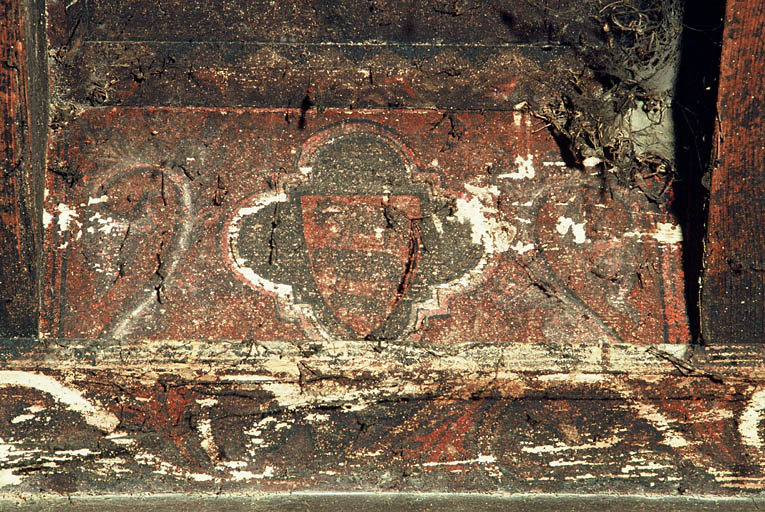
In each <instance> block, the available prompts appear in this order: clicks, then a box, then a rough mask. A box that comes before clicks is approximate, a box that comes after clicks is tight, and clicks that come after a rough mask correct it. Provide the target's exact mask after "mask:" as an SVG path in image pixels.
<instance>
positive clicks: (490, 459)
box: [422, 455, 497, 467]
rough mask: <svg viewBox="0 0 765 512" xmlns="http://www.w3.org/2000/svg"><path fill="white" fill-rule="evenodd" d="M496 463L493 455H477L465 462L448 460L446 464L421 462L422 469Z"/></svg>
mask: <svg viewBox="0 0 765 512" xmlns="http://www.w3.org/2000/svg"><path fill="white" fill-rule="evenodd" d="M496 462H497V459H496V457H494V456H493V455H479V456H478V457H476V458H475V459H467V460H450V461H447V462H423V463H422V466H423V467H434V466H462V465H464V464H494V463H496Z"/></svg>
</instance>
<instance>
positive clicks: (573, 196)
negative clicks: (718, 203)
mask: <svg viewBox="0 0 765 512" xmlns="http://www.w3.org/2000/svg"><path fill="white" fill-rule="evenodd" d="M297 114H298V113H297V112H295V111H290V110H280V109H260V110H252V109H249V110H231V109H213V110H185V109H184V110H181V109H160V110H151V111H146V110H141V109H111V108H110V109H99V110H93V111H90V112H88V113H86V114H84V115H83V116H82V117H81V118H80V119H79V120H78V121H76V122H75V123H74V124H72V125H71V126H70V128H69V129H67V130H66V131H65V132H62V134H61V135H60V136H57V137H56V139H55V140H56V145H55V147H56V150H55V152H54V154H53V155H52V157H51V158H52V159H53V163H52V165H54V166H56V165H64V162H67V164H66V165H71V166H76V167H77V168H78V169H80V172H82V173H83V178H82V179H81V180H79V181H77V182H76V183H72V184H71V185H70V184H68V183H67V182H66V179H65V178H64V177H62V176H61V175H60V174H57V173H50V174H49V175H48V184H47V187H48V189H47V194H48V195H47V198H46V207H45V226H46V254H47V269H48V270H47V272H46V276H47V277H46V283H47V284H46V286H45V287H44V290H46V294H45V297H44V299H45V300H44V313H45V314H44V317H43V331H44V333H45V335H46V336H53V337H60V338H76V337H86V338H106V337H118V338H133V339H138V338H150V339H183V338H199V337H202V338H208V339H215V338H223V339H285V340H286V339H295V340H301V339H309V340H321V339H329V338H333V337H334V338H340V339H370V340H381V339H384V340H394V339H399V340H412V341H414V340H418V341H421V342H426V343H431V344H436V345H441V344H446V343H455V342H463V341H468V340H475V341H489V342H535V341H544V340H548V341H562V340H576V341H577V342H601V341H611V342H624V341H628V342H636V343H655V342H662V341H663V342H669V343H685V342H687V341H688V337H689V336H688V328H687V318H686V316H685V311H684V307H683V296H682V289H683V287H682V266H681V249H680V242H681V237H680V235H679V228H678V227H677V226H675V225H674V224H673V223H672V220H671V217H669V215H668V214H667V213H664V212H662V211H661V210H660V209H658V208H657V207H656V206H655V205H653V204H652V203H650V202H649V201H648V200H647V199H646V197H645V196H644V195H643V194H642V193H641V192H640V191H639V190H638V191H633V192H632V193H627V194H623V195H621V196H619V197H614V198H609V197H605V198H604V197H603V194H602V193H601V192H600V185H599V177H598V172H597V171H592V170H591V168H583V169H576V168H571V167H568V166H566V165H565V163H563V162H561V161H560V160H559V158H560V157H559V155H558V150H557V147H556V146H555V144H554V143H553V141H552V139H551V137H550V136H549V134H548V133H547V132H545V131H540V130H539V127H538V125H536V124H534V123H535V122H534V121H533V119H532V118H531V117H529V116H526V115H523V114H520V113H518V112H507V113H503V112H493V113H488V112H487V113H483V114H475V113H469V112H459V113H448V112H439V111H431V110H407V111H389V112H384V113H383V112H377V111H354V112H348V111H343V110H336V109H327V110H325V111H324V112H322V114H321V116H318V115H309V114H306V128H305V129H302V130H300V129H296V127H295V126H294V125H291V124H289V123H287V122H285V117H286V116H289V115H297ZM115 126H122V127H127V126H130V127H131V128H130V129H129V130H128V129H115V128H114V127H115ZM455 130H457V132H458V133H457V132H455ZM455 133H457V134H455ZM95 140H98V143H97V144H96V143H94V141H95ZM168 155H171V156H170V157H168ZM56 162H58V163H56ZM649 268H650V271H649V270H648V269H649ZM85 290H88V292H87V293H84V292H85Z"/></svg>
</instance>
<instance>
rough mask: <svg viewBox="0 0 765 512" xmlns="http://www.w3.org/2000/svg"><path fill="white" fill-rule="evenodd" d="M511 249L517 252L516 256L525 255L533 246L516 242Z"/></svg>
mask: <svg viewBox="0 0 765 512" xmlns="http://www.w3.org/2000/svg"><path fill="white" fill-rule="evenodd" d="M511 249H512V250H514V251H515V252H517V253H518V254H525V253H527V252H529V251H531V250H533V249H534V244H524V243H523V242H521V241H520V240H518V241H517V242H516V243H515V245H514V246H512V247H511Z"/></svg>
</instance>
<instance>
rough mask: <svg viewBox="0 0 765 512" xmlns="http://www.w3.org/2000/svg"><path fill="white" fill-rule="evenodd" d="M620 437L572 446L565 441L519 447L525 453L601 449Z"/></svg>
mask: <svg viewBox="0 0 765 512" xmlns="http://www.w3.org/2000/svg"><path fill="white" fill-rule="evenodd" d="M621 440H622V439H621V438H620V437H616V436H614V437H610V438H608V439H604V440H603V441H596V442H594V443H592V444H579V445H574V446H568V445H566V444H565V443H557V444H554V445H549V444H548V445H541V446H524V447H523V448H521V451H522V452H526V453H534V454H539V453H558V452H569V451H581V450H602V449H605V448H611V447H613V446H615V445H616V444H617V443H618V442H620V441H621Z"/></svg>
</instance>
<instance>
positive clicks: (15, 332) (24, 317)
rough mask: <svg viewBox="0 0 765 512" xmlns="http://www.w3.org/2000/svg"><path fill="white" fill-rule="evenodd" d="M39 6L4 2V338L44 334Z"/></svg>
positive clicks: (0, 333)
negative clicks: (41, 304) (40, 272)
mask: <svg viewBox="0 0 765 512" xmlns="http://www.w3.org/2000/svg"><path fill="white" fill-rule="evenodd" d="M37 4H38V2H35V1H34V0H32V1H30V2H25V1H24V0H0V11H1V12H2V20H3V22H2V24H0V133H1V134H2V135H0V155H1V158H2V171H1V172H2V174H0V337H16V336H35V335H36V334H37V331H38V318H39V290H38V288H39V286H38V277H39V276H38V268H39V266H38V262H39V258H40V247H41V244H40V242H41V239H42V237H41V235H42V233H41V232H42V217H41V215H42V208H41V205H42V172H43V168H44V158H45V156H44V155H45V151H44V148H45V146H44V142H42V141H43V140H44V132H45V127H46V125H47V114H46V112H47V109H46V108H45V105H44V101H45V99H44V96H45V94H44V93H43V90H44V89H45V88H46V84H45V80H44V77H43V76H42V75H41V74H40V73H41V70H44V68H45V60H44V59H43V55H42V54H41V53H40V49H41V48H44V38H41V37H40V35H41V34H43V33H44V23H43V18H42V14H41V13H42V12H44V11H41V10H39V5H37ZM43 75H44V73H43Z"/></svg>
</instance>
